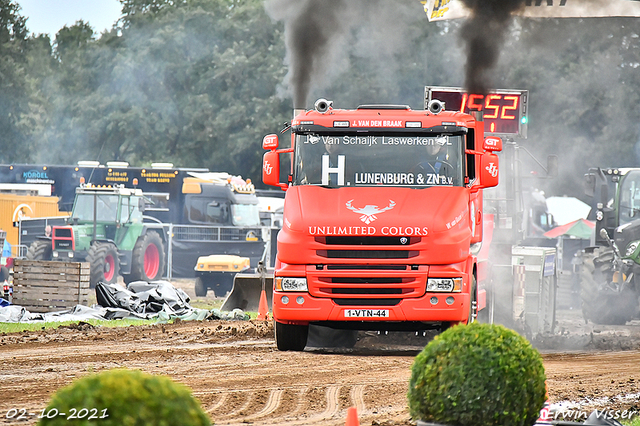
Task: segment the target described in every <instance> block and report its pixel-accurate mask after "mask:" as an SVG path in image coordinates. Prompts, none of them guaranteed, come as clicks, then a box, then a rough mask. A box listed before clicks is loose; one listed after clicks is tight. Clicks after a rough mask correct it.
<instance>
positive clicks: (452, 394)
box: [407, 322, 546, 426]
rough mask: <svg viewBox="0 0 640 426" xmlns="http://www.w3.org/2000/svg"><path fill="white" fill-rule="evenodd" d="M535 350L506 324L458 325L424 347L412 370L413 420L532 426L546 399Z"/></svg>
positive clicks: (466, 425) (470, 425) (468, 425)
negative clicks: (506, 326) (505, 325)
mask: <svg viewBox="0 0 640 426" xmlns="http://www.w3.org/2000/svg"><path fill="white" fill-rule="evenodd" d="M545 380H546V378H545V373H544V366H543V364H542V358H541V357H540V354H539V353H538V351H537V350H536V349H534V348H533V347H532V346H531V344H530V343H529V342H528V341H527V340H526V339H525V338H524V337H522V336H520V335H519V334H518V333H516V332H515V331H513V330H509V329H507V328H505V327H503V326H501V325H495V324H481V323H478V322H475V323H471V324H469V325H456V326H454V327H452V328H450V329H448V330H446V331H444V332H443V333H441V334H440V335H438V336H436V338H435V339H434V340H432V341H431V342H429V344H428V345H427V346H426V347H425V348H424V349H423V350H422V352H421V353H420V354H419V355H418V356H417V357H416V359H415V360H414V363H413V365H412V368H411V379H410V382H409V392H408V395H407V396H408V400H409V412H410V414H411V416H412V417H413V419H415V420H422V421H426V422H434V423H441V424H446V425H456V426H479V425H482V426H491V425H496V426H498V425H499V426H503V425H510V426H530V425H533V424H534V423H535V422H536V420H537V419H538V417H539V415H540V409H541V408H542V407H543V405H544V402H545V400H546V390H545Z"/></svg>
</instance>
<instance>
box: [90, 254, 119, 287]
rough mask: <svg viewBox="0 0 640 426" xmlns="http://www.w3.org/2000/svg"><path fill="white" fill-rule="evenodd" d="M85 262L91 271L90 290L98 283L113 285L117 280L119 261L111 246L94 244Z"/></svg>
mask: <svg viewBox="0 0 640 426" xmlns="http://www.w3.org/2000/svg"><path fill="white" fill-rule="evenodd" d="M87 262H89V265H90V269H91V278H90V280H91V281H90V286H91V288H95V286H96V284H98V283H99V282H103V283H106V284H113V283H115V282H116V281H117V280H118V274H119V273H120V260H119V259H118V250H117V249H116V247H115V246H114V245H113V244H110V243H94V244H93V245H92V246H91V248H89V252H88V253H87Z"/></svg>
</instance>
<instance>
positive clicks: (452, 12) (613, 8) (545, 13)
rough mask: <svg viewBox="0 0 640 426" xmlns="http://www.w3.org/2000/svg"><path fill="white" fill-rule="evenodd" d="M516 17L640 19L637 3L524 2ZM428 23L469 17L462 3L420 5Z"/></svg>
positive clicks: (446, 0) (436, 0)
mask: <svg viewBox="0 0 640 426" xmlns="http://www.w3.org/2000/svg"><path fill="white" fill-rule="evenodd" d="M523 2H524V4H525V6H524V8H523V9H522V11H521V12H518V13H517V15H519V16H525V17H529V18H597V17H605V16H640V0H523ZM421 3H422V4H424V11H425V12H426V13H427V17H428V18H429V21H444V20H447V19H458V18H465V17H467V16H469V9H467V8H466V7H465V5H464V2H463V1H462V0H426V1H422V2H421Z"/></svg>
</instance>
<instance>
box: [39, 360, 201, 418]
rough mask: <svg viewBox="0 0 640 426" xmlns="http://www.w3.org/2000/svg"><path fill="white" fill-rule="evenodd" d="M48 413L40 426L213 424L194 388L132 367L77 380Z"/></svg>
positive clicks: (57, 395)
mask: <svg viewBox="0 0 640 426" xmlns="http://www.w3.org/2000/svg"><path fill="white" fill-rule="evenodd" d="M58 413H64V415H62V414H59V415H56V414H58ZM43 414H44V417H43V418H42V419H41V420H40V421H39V423H38V425H42V426H44V425H53V426H63V425H64V426H73V425H93V424H95V425H100V426H147V425H155V426H209V425H211V420H210V419H209V417H208V416H207V415H206V414H205V412H204V411H203V410H202V408H201V407H200V403H199V402H198V401H197V400H196V399H195V398H194V397H193V396H192V395H191V391H190V390H189V388H187V387H186V386H184V385H182V384H180V383H176V382H174V381H172V380H171V379H170V378H169V377H165V376H153V375H150V374H146V373H143V372H141V371H138V370H127V369H115V370H109V371H105V372H102V373H98V374H92V375H90V376H86V377H83V378H80V379H78V380H76V381H74V382H73V383H71V384H70V385H69V386H66V387H64V388H62V389H60V390H59V391H58V392H56V393H55V394H54V395H53V397H52V398H51V401H50V402H49V405H48V406H47V408H46V409H45V411H44V412H43ZM105 415H106V417H105ZM72 417H77V418H72ZM103 417H104V418H103Z"/></svg>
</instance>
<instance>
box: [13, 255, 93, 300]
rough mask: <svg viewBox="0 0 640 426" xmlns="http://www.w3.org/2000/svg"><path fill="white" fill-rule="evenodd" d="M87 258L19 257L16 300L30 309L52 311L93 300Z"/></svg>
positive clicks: (15, 281) (14, 282)
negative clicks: (90, 291) (44, 258)
mask: <svg viewBox="0 0 640 426" xmlns="http://www.w3.org/2000/svg"><path fill="white" fill-rule="evenodd" d="M89 279H90V269H89V263H87V262H82V263H80V262H56V261H45V260H21V259H16V261H15V264H14V266H13V304H14V305H19V306H24V307H25V308H26V309H27V310H28V311H30V312H52V311H59V310H64V309H68V308H72V307H74V306H76V305H88V304H89V290H90V286H89Z"/></svg>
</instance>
